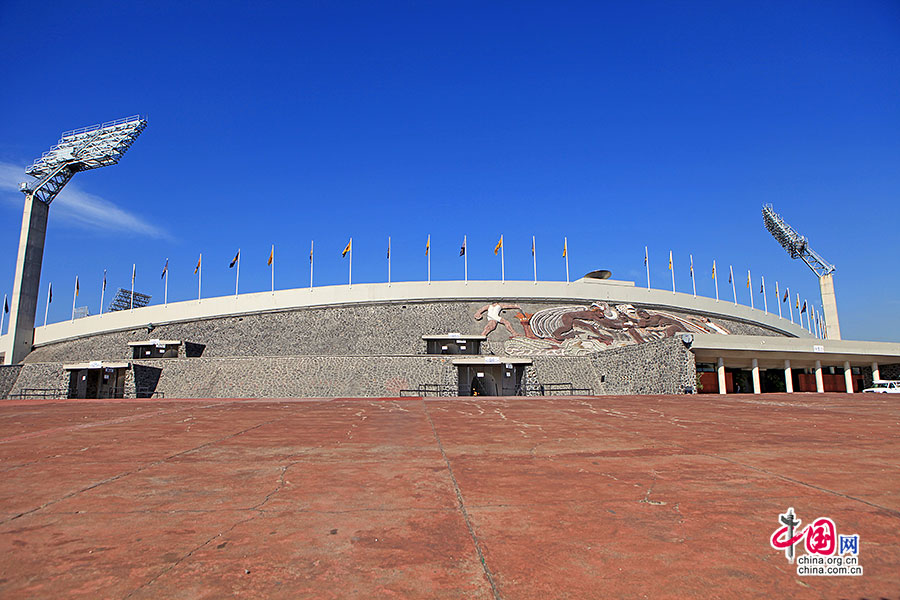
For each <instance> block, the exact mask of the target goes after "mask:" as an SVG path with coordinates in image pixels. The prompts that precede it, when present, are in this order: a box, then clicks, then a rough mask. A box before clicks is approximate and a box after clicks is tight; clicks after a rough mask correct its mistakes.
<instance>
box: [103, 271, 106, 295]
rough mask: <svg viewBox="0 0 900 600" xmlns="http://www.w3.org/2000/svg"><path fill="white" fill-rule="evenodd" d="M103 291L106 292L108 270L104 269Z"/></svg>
mask: <svg viewBox="0 0 900 600" xmlns="http://www.w3.org/2000/svg"><path fill="white" fill-rule="evenodd" d="M103 291H104V292H105V291H106V269H103Z"/></svg>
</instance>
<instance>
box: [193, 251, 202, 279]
mask: <svg viewBox="0 0 900 600" xmlns="http://www.w3.org/2000/svg"><path fill="white" fill-rule="evenodd" d="M202 260H203V254H201V255H200V258H198V259H197V266H196V267H194V275H196V274H197V271H199V270H200V261H202Z"/></svg>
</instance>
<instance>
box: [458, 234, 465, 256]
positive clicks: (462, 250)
mask: <svg viewBox="0 0 900 600" xmlns="http://www.w3.org/2000/svg"><path fill="white" fill-rule="evenodd" d="M459 255H460V256H465V255H466V240H465V238H463V243H462V246H460V247H459Z"/></svg>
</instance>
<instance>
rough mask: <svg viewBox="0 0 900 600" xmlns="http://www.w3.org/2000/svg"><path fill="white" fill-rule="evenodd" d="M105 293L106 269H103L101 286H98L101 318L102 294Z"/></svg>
mask: <svg viewBox="0 0 900 600" xmlns="http://www.w3.org/2000/svg"><path fill="white" fill-rule="evenodd" d="M105 292H106V269H103V285H101V286H100V316H103V294H104V293H105Z"/></svg>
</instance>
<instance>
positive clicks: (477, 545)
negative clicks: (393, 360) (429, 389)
mask: <svg viewBox="0 0 900 600" xmlns="http://www.w3.org/2000/svg"><path fill="white" fill-rule="evenodd" d="M422 406H423V408H424V410H425V416H426V417H428V422H429V423H430V424H431V431H432V433H434V439H435V441H436V442H437V445H438V448H439V449H440V451H441V456H442V457H443V458H444V463H445V464H446V465H447V472H448V473H449V474H450V481H451V482H453V491H454V492H456V500H457V502H458V503H459V511H460V512H461V513H462V517H463V520H465V522H466V529H468V531H469V535H470V536H471V538H472V543H473V544H474V545H475V552H476V553H477V554H478V560H479V561H480V562H481V568H482V570H483V571H484V576H485V577H486V578H487V580H488V583H489V584H490V585H491V591H492V592H493V594H494V600H502V596H501V595H500V590H499V589H498V588H497V584H496V582H495V581H494V576H493V574H492V573H491V570H490V568H489V567H488V565H487V561H486V560H485V558H484V552H483V551H482V549H481V543H480V542H479V541H478V535H477V534H476V533H475V528H474V527H473V526H472V520H471V519H470V518H469V512H468V511H467V510H466V504H465V502H464V501H463V496H462V491H461V490H460V489H459V483H458V482H457V481H456V476H455V475H454V474H453V467H451V466H450V459H449V458H448V457H447V453H446V452H445V451H444V445H443V444H442V443H441V436H440V435H438V432H437V428H436V427H435V425H434V420H433V419H432V418H431V414H429V412H428V406H427V405H426V404H425V402H424V401H423V402H422Z"/></svg>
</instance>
